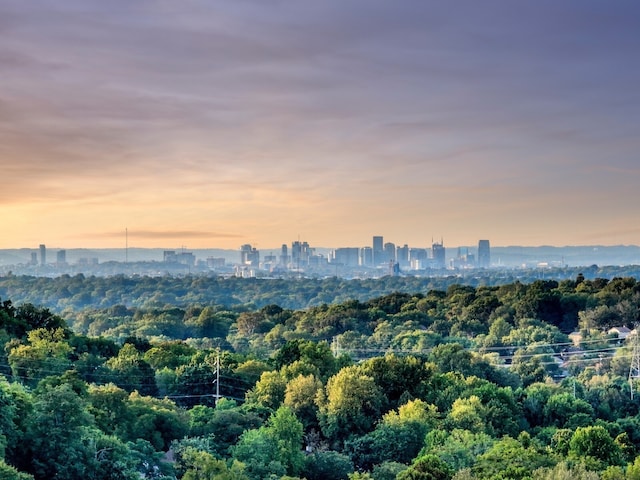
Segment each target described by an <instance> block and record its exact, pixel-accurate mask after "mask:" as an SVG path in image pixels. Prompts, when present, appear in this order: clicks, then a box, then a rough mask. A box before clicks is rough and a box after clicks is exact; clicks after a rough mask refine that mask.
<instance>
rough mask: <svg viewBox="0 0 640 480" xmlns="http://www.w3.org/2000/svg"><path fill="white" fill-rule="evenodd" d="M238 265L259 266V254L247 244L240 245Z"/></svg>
mask: <svg viewBox="0 0 640 480" xmlns="http://www.w3.org/2000/svg"><path fill="white" fill-rule="evenodd" d="M240 263H241V264H242V265H250V266H252V267H257V266H258V265H259V264H260V252H259V251H258V250H256V249H255V248H254V247H252V246H251V245H250V244H248V243H247V244H245V245H242V246H241V247H240Z"/></svg>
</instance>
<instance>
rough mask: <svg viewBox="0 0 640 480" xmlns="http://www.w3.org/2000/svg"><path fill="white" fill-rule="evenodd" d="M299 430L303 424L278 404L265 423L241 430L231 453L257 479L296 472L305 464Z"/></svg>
mask: <svg viewBox="0 0 640 480" xmlns="http://www.w3.org/2000/svg"><path fill="white" fill-rule="evenodd" d="M302 432H303V430H302V424H301V423H300V422H299V421H298V420H297V419H296V418H295V415H293V413H292V412H291V410H289V408H287V407H280V408H279V409H278V410H277V411H276V412H275V413H274V414H273V415H272V416H271V417H270V418H269V421H268V423H267V425H265V426H262V427H260V428H258V429H257V430H247V431H246V432H245V433H243V434H242V436H241V437H240V439H239V441H238V443H237V444H236V445H235V447H233V449H232V454H233V456H234V458H235V459H237V460H239V461H241V462H243V463H244V464H246V466H247V474H248V475H249V477H250V478H253V479H256V480H257V479H263V478H267V477H268V476H269V475H271V474H274V475H278V476H282V475H285V474H288V475H296V474H297V473H299V472H300V470H301V469H302V467H303V464H304V454H303V453H302Z"/></svg>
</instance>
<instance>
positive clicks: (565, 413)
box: [543, 393, 593, 428]
mask: <svg viewBox="0 0 640 480" xmlns="http://www.w3.org/2000/svg"><path fill="white" fill-rule="evenodd" d="M543 415H544V422H545V424H546V425H553V426H556V427H560V428H562V427H565V426H569V427H570V426H571V425H570V422H572V420H573V422H572V423H574V424H575V423H577V422H580V423H584V422H586V423H590V421H591V419H592V417H593V408H592V407H591V405H589V404H588V403H587V402H585V401H584V400H581V399H579V398H574V397H573V395H571V394H570V393H556V394H554V395H551V397H549V400H548V401H547V404H546V405H545V406H544V409H543ZM575 426H579V425H575Z"/></svg>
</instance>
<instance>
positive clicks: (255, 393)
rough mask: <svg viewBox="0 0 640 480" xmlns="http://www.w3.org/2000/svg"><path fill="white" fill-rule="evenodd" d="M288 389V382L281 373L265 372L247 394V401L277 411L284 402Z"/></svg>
mask: <svg viewBox="0 0 640 480" xmlns="http://www.w3.org/2000/svg"><path fill="white" fill-rule="evenodd" d="M286 389H287V381H286V379H285V378H284V376H283V375H282V373H281V372H274V371H272V372H264V373H263V374H262V375H260V380H258V381H257V382H256V384H255V386H254V387H253V388H252V389H251V390H250V391H249V392H247V401H248V402H251V403H257V404H259V405H262V406H265V407H267V408H271V409H273V410H275V409H277V408H278V407H279V406H280V405H282V403H283V402H284V397H285V392H286Z"/></svg>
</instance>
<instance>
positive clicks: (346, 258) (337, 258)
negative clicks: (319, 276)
mask: <svg viewBox="0 0 640 480" xmlns="http://www.w3.org/2000/svg"><path fill="white" fill-rule="evenodd" d="M329 260H330V263H335V264H336V265H344V266H347V267H357V266H358V265H360V249H359V248H357V247H343V248H336V249H335V250H333V251H332V252H331V255H330V257H329Z"/></svg>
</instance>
